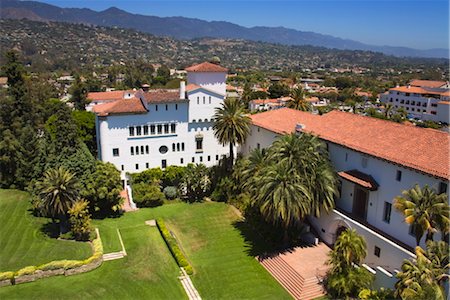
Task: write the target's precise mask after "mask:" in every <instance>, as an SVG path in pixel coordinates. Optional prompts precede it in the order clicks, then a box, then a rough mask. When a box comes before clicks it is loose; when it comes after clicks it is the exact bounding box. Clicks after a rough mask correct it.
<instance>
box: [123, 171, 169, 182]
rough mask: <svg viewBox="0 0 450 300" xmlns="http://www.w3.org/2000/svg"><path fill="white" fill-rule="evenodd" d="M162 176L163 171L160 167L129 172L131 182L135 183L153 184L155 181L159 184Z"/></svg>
mask: <svg viewBox="0 0 450 300" xmlns="http://www.w3.org/2000/svg"><path fill="white" fill-rule="evenodd" d="M162 177H163V171H162V170H161V169H160V168H153V169H148V170H145V171H142V172H140V173H133V174H131V179H132V182H133V184H136V183H147V184H153V183H155V182H156V183H158V184H159V182H160V181H161V179H162Z"/></svg>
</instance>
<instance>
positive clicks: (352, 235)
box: [328, 229, 367, 273]
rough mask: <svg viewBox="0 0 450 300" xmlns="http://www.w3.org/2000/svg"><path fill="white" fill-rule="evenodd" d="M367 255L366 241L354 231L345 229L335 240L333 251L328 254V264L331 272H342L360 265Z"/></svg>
mask: <svg viewBox="0 0 450 300" xmlns="http://www.w3.org/2000/svg"><path fill="white" fill-rule="evenodd" d="M366 255H367V249H366V241H365V240H364V238H363V237H362V236H360V235H359V234H358V233H357V232H356V230H355V229H347V230H345V231H344V232H342V233H341V235H339V237H338V238H337V240H336V242H335V244H334V248H333V251H331V252H330V259H329V260H328V263H329V264H330V265H331V266H332V268H331V272H332V273H334V272H343V271H345V270H346V269H349V268H353V265H354V264H356V265H360V264H361V262H362V261H363V259H364V258H365V257H366Z"/></svg>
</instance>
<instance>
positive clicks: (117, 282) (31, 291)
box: [0, 224, 187, 299]
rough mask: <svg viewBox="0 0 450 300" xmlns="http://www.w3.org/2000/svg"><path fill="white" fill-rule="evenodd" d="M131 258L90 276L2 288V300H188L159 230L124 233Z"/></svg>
mask: <svg viewBox="0 0 450 300" xmlns="http://www.w3.org/2000/svg"><path fill="white" fill-rule="evenodd" d="M121 234H122V238H123V240H124V243H125V245H126V246H127V252H128V256H127V257H126V258H123V259H119V260H114V261H107V262H104V263H103V265H102V266H101V267H100V268H98V269H96V270H94V271H92V272H89V273H84V274H80V275H74V276H69V277H64V276H57V277H52V278H47V279H42V280H38V281H36V282H33V283H27V284H22V285H17V286H10V287H3V288H0V299H31V298H32V299H92V298H95V299H187V296H186V295H185V293H184V291H183V288H182V286H181V284H180V282H179V280H178V279H177V276H178V275H179V269H178V267H177V265H176V263H175V262H174V260H173V258H172V256H171V255H170V253H169V252H168V251H167V250H166V249H165V248H164V246H165V244H164V241H163V240H162V238H161V236H160V234H159V232H158V230H157V229H156V228H150V227H148V226H145V225H143V224H142V225H140V226H136V227H132V228H127V229H124V230H122V231H121Z"/></svg>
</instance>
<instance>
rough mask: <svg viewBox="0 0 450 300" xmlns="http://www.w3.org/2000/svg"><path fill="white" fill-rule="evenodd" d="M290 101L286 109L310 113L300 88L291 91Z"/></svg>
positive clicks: (309, 107)
mask: <svg viewBox="0 0 450 300" xmlns="http://www.w3.org/2000/svg"><path fill="white" fill-rule="evenodd" d="M291 97H292V99H293V100H292V101H289V103H288V107H290V108H293V109H297V110H301V111H310V110H311V104H310V103H309V102H308V101H306V100H305V93H304V92H303V89H302V88H301V87H298V88H296V89H294V90H292V91H291Z"/></svg>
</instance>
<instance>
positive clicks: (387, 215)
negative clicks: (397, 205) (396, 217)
mask: <svg viewBox="0 0 450 300" xmlns="http://www.w3.org/2000/svg"><path fill="white" fill-rule="evenodd" d="M391 211H392V204H391V203H389V202H384V211H383V221H385V222H386V223H390V222H391Z"/></svg>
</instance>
